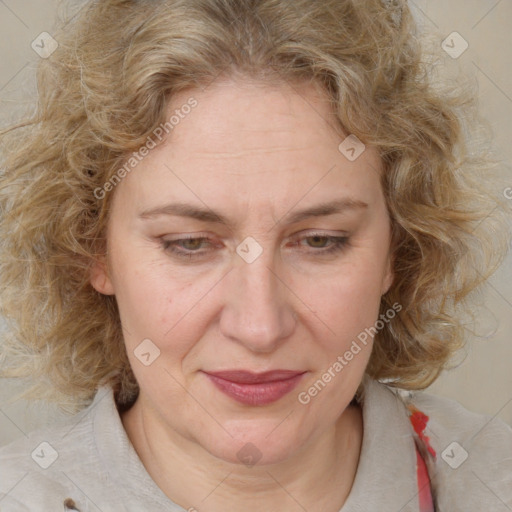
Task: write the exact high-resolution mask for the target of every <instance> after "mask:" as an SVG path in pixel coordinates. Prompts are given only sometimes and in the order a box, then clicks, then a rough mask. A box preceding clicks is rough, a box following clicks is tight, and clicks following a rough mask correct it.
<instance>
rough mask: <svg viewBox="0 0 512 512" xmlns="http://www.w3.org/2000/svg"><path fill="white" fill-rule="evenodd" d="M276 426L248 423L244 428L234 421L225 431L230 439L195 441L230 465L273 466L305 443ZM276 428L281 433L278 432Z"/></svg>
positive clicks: (290, 455)
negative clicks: (234, 423)
mask: <svg viewBox="0 0 512 512" xmlns="http://www.w3.org/2000/svg"><path fill="white" fill-rule="evenodd" d="M278 424H279V423H276V422H275V421H272V422H268V421H265V422H262V423H259V422H255V421H254V420H252V422H251V425H250V427H249V428H247V427H248V425H247V424H245V425H240V424H239V423H238V422H237V424H236V425H231V428H227V429H226V430H228V432H230V434H232V436H233V437H231V436H229V435H228V434H226V435H224V436H223V437H222V439H215V438H209V439H208V440H205V441H206V443H205V444H203V443H201V440H200V439H198V440H197V441H198V442H199V443H200V444H202V445H203V448H204V449H206V450H207V451H208V452H209V453H211V454H212V455H213V456H214V457H216V458H218V459H221V460H223V461H225V462H228V463H231V464H238V465H245V466H247V467H253V466H261V465H268V464H277V463H280V462H283V461H285V460H287V459H289V458H290V457H292V456H293V455H294V454H295V452H296V451H297V450H298V449H299V448H300V446H302V445H303V443H304V441H305V440H302V439H297V438H296V436H295V435H294V434H293V433H292V432H290V429H289V428H283V427H282V426H279V427H277V428H276V425H278ZM244 427H245V428H244ZM280 428H282V431H280V432H278V430H279V429H280Z"/></svg>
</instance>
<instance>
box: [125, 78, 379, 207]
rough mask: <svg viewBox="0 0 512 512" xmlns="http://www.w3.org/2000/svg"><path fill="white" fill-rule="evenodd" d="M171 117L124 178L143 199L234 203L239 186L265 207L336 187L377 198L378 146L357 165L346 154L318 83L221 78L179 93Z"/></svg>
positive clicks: (240, 191)
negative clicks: (153, 144)
mask: <svg viewBox="0 0 512 512" xmlns="http://www.w3.org/2000/svg"><path fill="white" fill-rule="evenodd" d="M192 101H193V103H192ZM190 104H195V106H194V108H192V109H191V108H188V107H187V108H185V106H186V105H190ZM166 115H167V119H171V118H172V119H173V123H172V124H173V127H172V130H170V133H169V135H168V137H167V138H166V139H165V140H164V141H163V143H162V144H160V145H159V146H157V148H155V149H154V150H151V151H150V154H149V155H148V156H147V157H146V158H144V160H143V161H142V162H140V164H138V165H137V168H136V169H137V170H136V172H134V173H131V175H130V176H129V177H128V179H127V180H126V181H128V182H131V183H132V185H131V186H130V188H131V189H132V193H133V194H136V196H137V197H139V198H140V199H141V200H143V199H148V198H150V197H153V198H154V197H160V196H162V200H163V199H164V197H163V196H166V197H169V196H173V197H172V198H173V199H174V198H175V196H180V195H181V194H185V195H187V196H189V197H190V198H192V199H194V197H193V196H196V197H195V200H197V198H205V199H206V198H211V197H212V196H215V199H216V200H219V201H223V202H224V203H232V202H233V200H234V199H236V198H235V197H234V196H233V190H234V189H236V191H237V195H236V197H237V198H244V199H251V200H252V199H254V198H256V197H257V198H259V199H261V200H262V202H263V200H266V201H267V202H272V201H279V200H281V199H282V196H283V195H285V196H287V197H289V199H290V200H293V198H296V199H299V198H300V197H301V196H303V195H304V194H305V193H306V192H307V193H308V195H310V196H314V195H318V194H320V195H322V194H323V196H325V195H326V194H327V193H328V192H332V191H333V190H334V192H336V190H335V189H336V188H338V189H340V192H347V193H348V194H349V195H350V194H352V195H355V193H357V192H359V193H362V192H364V194H365V196H366V197H365V198H362V199H363V200H364V199H366V200H368V201H370V202H371V201H372V197H373V198H374V197H375V196H376V194H377V190H378V188H379V169H380V158H379V157H378V155H377V153H376V151H375V149H374V148H367V149H365V151H364V152H363V153H362V154H361V156H359V157H358V158H357V160H355V161H350V160H349V159H347V158H346V156H344V154H342V152H340V149H339V146H340V143H342V142H343V140H344V139H345V138H346V137H347V136H348V135H349V134H347V133H343V131H342V130H341V129H340V128H339V127H338V126H337V124H336V118H335V114H334V111H333V109H332V106H331V104H330V101H329V98H328V96H327V95H326V93H325V92H324V91H322V90H321V89H320V87H318V86H316V85H315V84H306V83H297V84H293V86H290V85H289V84H279V85H277V84H276V85H272V86H269V85H267V84H258V83H254V82H251V81H248V82H243V81H239V80H237V81H234V80H226V81H219V82H215V83H213V84H210V85H209V86H208V87H206V89H204V90H201V89H191V90H187V91H182V92H181V93H179V94H177V95H175V96H174V97H173V98H172V100H171V101H170V103H169V105H168V108H167V111H166ZM123 186H125V185H124V184H123ZM308 189H309V190H310V192H308ZM342 189H343V190H342ZM320 199H322V200H326V199H331V198H327V197H321V198H320Z"/></svg>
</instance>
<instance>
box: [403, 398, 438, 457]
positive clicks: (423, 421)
mask: <svg viewBox="0 0 512 512" xmlns="http://www.w3.org/2000/svg"><path fill="white" fill-rule="evenodd" d="M407 408H408V409H409V411H410V413H411V414H410V416H409V419H410V420H411V423H412V426H413V428H414V431H415V432H416V434H418V437H419V438H420V440H421V441H423V444H424V445H425V448H426V449H427V450H428V452H429V453H430V455H432V457H434V459H435V458H436V451H435V450H434V448H432V446H430V438H429V437H428V436H427V435H426V434H425V428H426V427H427V423H428V420H429V418H428V416H427V415H426V414H425V413H423V412H421V411H420V410H418V409H416V407H414V405H411V404H409V405H408V406H407Z"/></svg>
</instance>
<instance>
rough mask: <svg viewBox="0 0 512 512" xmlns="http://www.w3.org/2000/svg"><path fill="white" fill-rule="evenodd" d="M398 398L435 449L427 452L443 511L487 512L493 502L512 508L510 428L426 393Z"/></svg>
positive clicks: (422, 439)
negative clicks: (468, 510) (416, 420)
mask: <svg viewBox="0 0 512 512" xmlns="http://www.w3.org/2000/svg"><path fill="white" fill-rule="evenodd" d="M396 394H397V397H398V398H399V399H400V400H401V401H402V402H403V403H404V405H405V406H406V408H407V409H408V412H409V414H411V415H412V414H414V412H415V411H417V412H418V414H419V418H420V419H421V421H419V422H418V423H419V424H420V425H419V428H418V424H417V425H416V429H415V430H419V431H420V432H421V431H422V434H420V435H419V436H418V437H419V438H420V439H419V442H420V443H423V445H424V448H428V447H430V448H431V450H424V452H425V453H426V454H427V465H428V467H429V473H430V475H431V478H432V483H433V485H434V489H435V493H436V494H437V497H438V502H439V504H440V505H442V506H443V508H441V510H462V508H461V503H462V502H464V503H466V502H467V506H468V507H470V508H471V510H488V509H489V507H490V504H492V503H495V504H496V505H495V506H496V507H498V506H500V503H501V504H506V505H507V506H512V428H511V427H510V426H509V425H507V424H506V423H505V422H503V421H502V420H501V419H499V418H498V417H496V416H488V415H485V414H479V413H476V412H473V411H470V410H468V409H466V408H465V407H464V406H462V405H461V404H460V403H459V402H457V401H456V400H453V399H448V398H444V397H440V396H436V395H433V394H430V393H427V392H424V391H419V392H413V393H400V392H398V393H396ZM411 417H412V416H411ZM413 423H414V422H413ZM413 426H414V425H413ZM416 435H418V432H416ZM491 508H492V507H491Z"/></svg>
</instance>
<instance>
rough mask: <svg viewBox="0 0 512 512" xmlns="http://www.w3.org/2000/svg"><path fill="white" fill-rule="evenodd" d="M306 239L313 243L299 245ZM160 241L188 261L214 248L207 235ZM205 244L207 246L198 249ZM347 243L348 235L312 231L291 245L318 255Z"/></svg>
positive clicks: (324, 254) (332, 252) (343, 246)
mask: <svg viewBox="0 0 512 512" xmlns="http://www.w3.org/2000/svg"><path fill="white" fill-rule="evenodd" d="M308 240H309V241H313V245H309V244H308V245H307V246H304V245H301V242H303V241H308ZM161 243H162V248H163V250H164V251H165V252H166V253H168V254H171V255H173V256H176V257H178V258H181V259H184V260H188V261H191V260H196V259H200V258H203V259H204V258H206V257H207V256H208V255H210V254H211V253H213V252H214V251H215V250H216V244H214V243H212V242H211V241H210V239H209V238H208V237H185V238H179V239H176V240H165V239H161ZM316 244H319V245H316ZM205 245H207V246H209V247H208V248H207V249H204V250H200V249H202V248H203V247H204V246H205ZM217 245H218V244H217ZM348 245H349V237H348V236H333V235H326V234H322V233H314V234H311V235H308V236H305V237H302V238H300V239H299V240H298V242H294V243H293V246H296V247H299V250H302V249H300V248H301V247H306V249H304V252H305V253H306V254H308V255H318V256H322V255H323V256H326V255H334V254H337V253H341V252H342V251H344V250H345V249H346V248H347V246H348ZM308 249H309V250H308Z"/></svg>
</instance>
